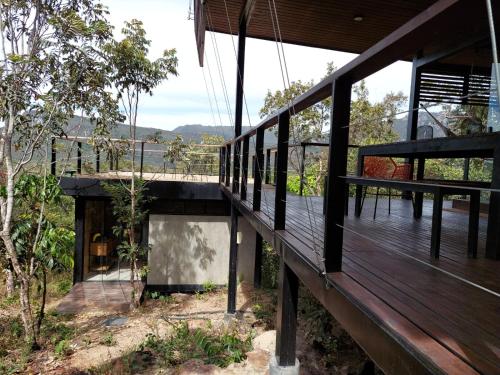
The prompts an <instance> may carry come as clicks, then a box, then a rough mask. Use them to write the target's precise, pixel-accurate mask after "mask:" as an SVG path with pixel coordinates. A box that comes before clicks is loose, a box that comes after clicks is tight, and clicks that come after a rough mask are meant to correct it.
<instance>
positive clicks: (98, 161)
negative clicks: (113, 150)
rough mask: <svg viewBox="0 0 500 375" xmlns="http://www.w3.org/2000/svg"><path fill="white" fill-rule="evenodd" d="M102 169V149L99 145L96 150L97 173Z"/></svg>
mask: <svg viewBox="0 0 500 375" xmlns="http://www.w3.org/2000/svg"><path fill="white" fill-rule="evenodd" d="M100 169H101V150H99V147H97V148H96V150H95V171H96V173H99V172H100Z"/></svg>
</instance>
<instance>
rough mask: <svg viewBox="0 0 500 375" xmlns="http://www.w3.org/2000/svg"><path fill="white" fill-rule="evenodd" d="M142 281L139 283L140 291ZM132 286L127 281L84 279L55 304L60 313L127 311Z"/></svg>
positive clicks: (142, 286) (142, 287)
mask: <svg viewBox="0 0 500 375" xmlns="http://www.w3.org/2000/svg"><path fill="white" fill-rule="evenodd" d="M143 290H144V283H142V284H141V293H142V291H143ZM131 296H132V287H131V286H130V282H128V281H105V282H98V281H86V282H82V283H76V284H75V285H74V286H73V288H72V289H71V291H70V292H69V293H68V294H67V295H66V296H65V297H64V298H63V299H62V301H61V302H60V303H59V305H58V306H57V309H56V310H57V312H59V313H60V314H80V313H83V312H90V311H107V312H116V313H121V312H127V311H129V309H130V303H131Z"/></svg>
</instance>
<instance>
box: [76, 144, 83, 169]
mask: <svg viewBox="0 0 500 375" xmlns="http://www.w3.org/2000/svg"><path fill="white" fill-rule="evenodd" d="M76 173H77V174H82V142H78V143H77V149H76Z"/></svg>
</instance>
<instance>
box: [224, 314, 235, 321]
mask: <svg viewBox="0 0 500 375" xmlns="http://www.w3.org/2000/svg"><path fill="white" fill-rule="evenodd" d="M235 320H238V316H237V315H236V313H234V314H231V313H228V312H227V313H224V322H225V323H232V322H234V321H235Z"/></svg>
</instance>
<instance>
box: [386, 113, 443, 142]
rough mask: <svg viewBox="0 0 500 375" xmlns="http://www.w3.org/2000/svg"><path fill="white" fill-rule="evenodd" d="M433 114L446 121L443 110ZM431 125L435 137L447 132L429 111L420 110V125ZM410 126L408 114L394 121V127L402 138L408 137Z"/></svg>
mask: <svg viewBox="0 0 500 375" xmlns="http://www.w3.org/2000/svg"><path fill="white" fill-rule="evenodd" d="M432 115H433V116H434V117H436V118H437V119H438V120H439V121H443V122H444V123H446V122H445V121H444V114H443V113H442V112H433V113H432ZM423 125H430V126H432V128H433V129H434V138H436V137H444V136H445V134H444V132H443V130H442V129H441V128H440V127H439V126H438V125H437V124H436V122H435V121H434V120H433V119H432V118H431V116H429V114H428V113H426V112H422V111H420V112H419V114H418V126H423ZM407 127H408V115H405V116H404V117H402V118H398V119H396V121H394V125H393V129H394V131H395V132H396V133H398V134H399V139H400V140H405V139H406V131H407Z"/></svg>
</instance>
